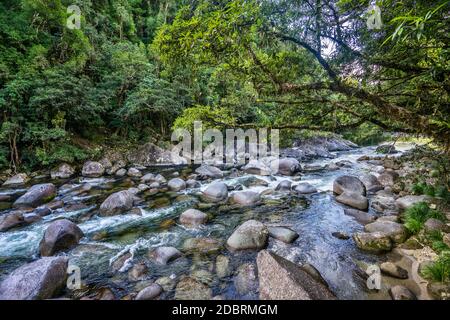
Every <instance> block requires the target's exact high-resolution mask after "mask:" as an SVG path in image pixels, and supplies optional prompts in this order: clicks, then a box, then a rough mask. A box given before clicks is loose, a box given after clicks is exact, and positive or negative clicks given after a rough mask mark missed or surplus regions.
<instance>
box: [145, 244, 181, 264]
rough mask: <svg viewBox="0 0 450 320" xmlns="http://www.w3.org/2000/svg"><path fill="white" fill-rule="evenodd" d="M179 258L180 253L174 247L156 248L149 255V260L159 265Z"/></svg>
mask: <svg viewBox="0 0 450 320" xmlns="http://www.w3.org/2000/svg"><path fill="white" fill-rule="evenodd" d="M181 256H182V253H181V252H180V251H179V250H178V249H177V248H174V247H158V248H156V249H155V250H152V251H151V252H150V253H149V257H150V259H152V260H153V261H154V262H156V263H157V264H161V265H167V264H168V263H169V262H171V261H173V260H175V259H178V258H179V257H181Z"/></svg>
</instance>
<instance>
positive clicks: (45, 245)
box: [39, 219, 84, 257]
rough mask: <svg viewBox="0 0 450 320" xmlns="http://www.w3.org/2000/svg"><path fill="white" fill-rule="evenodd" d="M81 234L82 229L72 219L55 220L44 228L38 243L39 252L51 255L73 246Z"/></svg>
mask: <svg viewBox="0 0 450 320" xmlns="http://www.w3.org/2000/svg"><path fill="white" fill-rule="evenodd" d="M83 236H84V234H83V231H81V229H80V228H79V227H78V226H77V225H76V224H75V223H73V222H72V221H70V220H67V219H61V220H56V221H54V222H52V223H51V224H50V225H49V226H48V227H47V229H46V230H45V233H44V236H43V238H42V240H41V242H40V244H39V252H40V254H41V256H42V257H46V256H52V255H54V254H55V253H58V252H60V251H65V250H68V249H71V248H73V247H74V246H76V245H77V244H78V243H79V242H80V239H81V238H83Z"/></svg>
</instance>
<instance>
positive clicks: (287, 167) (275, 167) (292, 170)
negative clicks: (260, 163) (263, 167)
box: [270, 158, 302, 176]
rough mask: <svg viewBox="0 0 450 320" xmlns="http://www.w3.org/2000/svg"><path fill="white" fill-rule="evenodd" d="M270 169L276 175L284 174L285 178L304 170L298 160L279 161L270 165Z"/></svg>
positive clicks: (285, 159)
mask: <svg viewBox="0 0 450 320" xmlns="http://www.w3.org/2000/svg"><path fill="white" fill-rule="evenodd" d="M270 169H271V170H272V172H274V173H275V174H277V173H278V174H282V175H285V176H293V175H294V174H296V173H297V172H299V171H300V170H302V167H301V166H300V163H299V162H298V160H297V159H294V158H284V159H277V160H274V161H272V162H271V163H270Z"/></svg>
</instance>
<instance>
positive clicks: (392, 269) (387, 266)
mask: <svg viewBox="0 0 450 320" xmlns="http://www.w3.org/2000/svg"><path fill="white" fill-rule="evenodd" d="M380 269H381V272H382V273H384V274H386V275H388V276H391V277H394V278H397V279H408V271H406V270H405V269H403V268H402V267H400V266H398V265H396V264H395V263H392V262H383V263H382V264H381V265H380Z"/></svg>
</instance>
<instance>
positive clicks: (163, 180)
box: [155, 174, 167, 184]
mask: <svg viewBox="0 0 450 320" xmlns="http://www.w3.org/2000/svg"><path fill="white" fill-rule="evenodd" d="M155 182H158V183H159V184H165V183H166V182H167V180H166V178H164V177H163V176H162V175H161V174H157V175H156V176H155Z"/></svg>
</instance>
